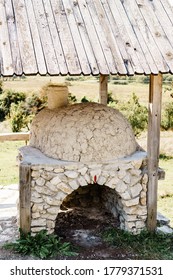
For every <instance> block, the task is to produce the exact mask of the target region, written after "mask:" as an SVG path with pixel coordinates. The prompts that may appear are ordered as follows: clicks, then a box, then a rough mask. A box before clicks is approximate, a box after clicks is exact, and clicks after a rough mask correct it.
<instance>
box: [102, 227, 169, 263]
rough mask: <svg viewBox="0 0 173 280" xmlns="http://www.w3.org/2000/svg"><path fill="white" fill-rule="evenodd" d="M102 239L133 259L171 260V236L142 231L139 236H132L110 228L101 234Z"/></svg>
mask: <svg viewBox="0 0 173 280" xmlns="http://www.w3.org/2000/svg"><path fill="white" fill-rule="evenodd" d="M102 237H103V239H104V241H106V242H108V243H110V244H112V245H113V246H115V247H116V248H117V250H122V251H123V250H126V252H129V253H130V254H132V255H134V256H135V259H143V260H157V259H160V260H172V259H173V234H171V235H164V234H158V233H157V234H156V233H154V234H153V233H149V232H147V231H143V232H141V234H139V235H132V234H130V233H128V232H125V231H122V230H120V229H115V228H110V229H108V230H106V231H105V232H103V234H102Z"/></svg>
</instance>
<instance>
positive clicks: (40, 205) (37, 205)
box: [31, 203, 43, 213]
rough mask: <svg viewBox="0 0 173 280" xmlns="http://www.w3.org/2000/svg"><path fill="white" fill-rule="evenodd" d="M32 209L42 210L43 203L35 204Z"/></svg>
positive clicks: (35, 210)
mask: <svg viewBox="0 0 173 280" xmlns="http://www.w3.org/2000/svg"><path fill="white" fill-rule="evenodd" d="M31 209H32V212H33V213H36V212H40V211H42V210H43V204H38V203H37V204H34V205H33V206H32V208H31Z"/></svg>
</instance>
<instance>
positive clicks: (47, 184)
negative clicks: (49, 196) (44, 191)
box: [46, 181, 57, 192]
mask: <svg viewBox="0 0 173 280" xmlns="http://www.w3.org/2000/svg"><path fill="white" fill-rule="evenodd" d="M46 187H48V188H49V189H50V190H51V191H52V192H57V186H55V185H53V184H51V183H50V182H49V181H48V182H46Z"/></svg>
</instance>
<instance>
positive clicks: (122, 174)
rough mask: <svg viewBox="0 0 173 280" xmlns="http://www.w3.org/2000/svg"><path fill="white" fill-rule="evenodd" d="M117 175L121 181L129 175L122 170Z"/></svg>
mask: <svg viewBox="0 0 173 280" xmlns="http://www.w3.org/2000/svg"><path fill="white" fill-rule="evenodd" d="M117 174H118V178H119V179H123V178H124V177H125V176H126V174H127V173H126V171H125V170H122V169H120V171H118V172H117Z"/></svg>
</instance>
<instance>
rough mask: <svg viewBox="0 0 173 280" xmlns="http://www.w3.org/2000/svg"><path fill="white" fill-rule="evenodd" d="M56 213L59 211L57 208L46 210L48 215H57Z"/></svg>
mask: <svg viewBox="0 0 173 280" xmlns="http://www.w3.org/2000/svg"><path fill="white" fill-rule="evenodd" d="M58 211H59V207H50V208H49V209H47V212H48V213H50V214H56V215H58Z"/></svg>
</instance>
